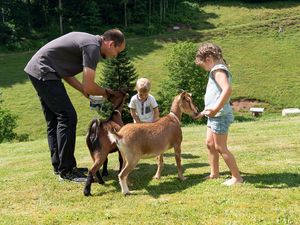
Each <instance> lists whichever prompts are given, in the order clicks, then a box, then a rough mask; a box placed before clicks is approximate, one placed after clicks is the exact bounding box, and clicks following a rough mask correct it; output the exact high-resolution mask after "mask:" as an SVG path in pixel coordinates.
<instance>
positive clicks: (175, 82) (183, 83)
mask: <svg viewBox="0 0 300 225" xmlns="http://www.w3.org/2000/svg"><path fill="white" fill-rule="evenodd" d="M196 50H197V47H196V45H195V44H194V43H192V42H182V43H179V44H176V45H175V46H174V47H173V48H172V50H171V53H170V55H169V56H168V58H169V59H168V61H167V67H168V69H169V72H170V74H169V79H168V80H166V81H165V82H163V84H162V85H161V91H159V93H158V96H159V99H158V103H159V108H160V111H161V114H162V115H165V114H167V113H169V112H170V107H171V104H172V101H173V98H174V96H176V95H177V94H178V93H179V91H180V90H186V91H188V92H189V93H192V96H193V102H194V104H195V105H196V106H197V107H198V108H199V110H202V109H203V108H204V94H205V88H206V84H207V76H206V72H205V71H204V70H203V69H201V68H200V67H198V66H196V64H195V62H194V61H195V55H196ZM192 121H193V120H192V119H191V118H190V117H188V116H183V118H182V122H183V123H190V122H192ZM202 121H203V120H202Z"/></svg>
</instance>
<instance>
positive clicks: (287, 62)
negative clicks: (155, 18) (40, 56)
mask: <svg viewBox="0 0 300 225" xmlns="http://www.w3.org/2000/svg"><path fill="white" fill-rule="evenodd" d="M217 4H220V5H217ZM255 6H256V7H255ZM202 10H203V12H202V15H203V19H201V21H199V27H202V28H205V29H204V30H201V32H200V31H189V32H186V31H183V32H179V33H176V34H167V35H161V36H155V37H148V38H140V39H129V40H128V46H129V54H130V55H131V56H132V58H133V62H134V65H135V66H136V69H137V72H138V73H139V75H140V76H146V77H149V78H150V79H151V80H152V83H153V93H154V94H155V93H157V91H158V90H159V84H160V83H161V81H162V80H164V79H167V76H168V71H167V69H166V67H165V61H166V55H167V52H168V51H169V49H170V47H171V46H172V45H173V44H174V42H173V40H174V39H176V38H179V39H188V38H189V37H192V38H196V39H197V41H196V42H197V43H199V42H201V41H214V42H216V43H218V44H219V45H221V46H222V48H223V51H224V55H225V57H226V59H227V61H228V62H229V64H230V65H231V70H232V72H233V74H234V93H233V97H234V98H240V97H247V98H255V99H260V100H263V101H266V102H268V103H270V104H271V108H277V109H281V108H282V107H299V106H300V92H299V91H298V90H299V86H300V79H299V74H300V67H299V62H298V61H299V60H298V59H299V56H300V51H299V50H300V47H299V39H300V28H299V23H295V21H296V20H297V19H298V20H299V17H298V12H299V10H300V4H299V3H293V2H292V1H289V2H288V3H285V4H284V3H280V2H276V3H272V4H264V5H259V6H258V5H255V4H250V5H245V4H244V5H243V4H239V3H236V2H234V1H231V3H226V4H222V3H220V2H219V1H218V3H214V2H212V3H211V4H208V5H204V6H203V7H202ZM282 25H284V27H285V32H284V33H282V34H280V35H278V33H277V30H278V26H282ZM31 54H33V53H12V54H5V55H0V63H1V70H0V88H1V91H2V92H3V96H4V100H5V102H4V106H5V107H7V108H9V109H11V110H12V111H13V112H14V113H15V114H17V115H18V116H19V127H18V128H17V130H16V131H17V132H18V133H28V134H30V138H31V139H37V138H40V137H43V136H44V130H45V124H44V122H43V120H44V119H43V117H42V114H41V111H40V106H39V102H38V99H37V97H36V95H35V93H34V90H33V88H32V86H31V85H30V84H29V83H28V81H27V79H26V77H25V76H24V75H23V72H22V69H23V67H24V65H25V64H26V62H27V61H28V60H29V58H30V56H31ZM98 73H99V75H100V70H99V71H98ZM79 77H80V76H79ZM68 91H69V92H70V95H71V99H72V101H73V102H74V105H75V108H76V109H77V112H78V117H79V122H78V135H83V134H85V132H86V128H87V125H88V123H89V121H90V120H91V119H92V118H93V117H94V116H95V114H94V113H93V112H90V110H89V102H88V101H87V100H86V99H85V98H84V97H82V96H81V95H80V94H79V93H78V92H76V91H75V90H73V89H72V88H69V87H68Z"/></svg>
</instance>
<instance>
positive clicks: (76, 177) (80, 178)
mask: <svg viewBox="0 0 300 225" xmlns="http://www.w3.org/2000/svg"><path fill="white" fill-rule="evenodd" d="M59 178H60V180H68V181H73V182H86V180H87V177H86V176H85V175H84V174H81V173H79V172H77V171H74V170H72V171H70V172H68V173H66V174H60V176H59Z"/></svg>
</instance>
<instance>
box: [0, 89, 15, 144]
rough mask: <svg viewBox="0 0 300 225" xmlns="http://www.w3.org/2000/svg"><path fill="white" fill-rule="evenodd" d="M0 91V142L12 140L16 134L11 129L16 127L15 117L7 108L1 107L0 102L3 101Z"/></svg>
mask: <svg viewBox="0 0 300 225" xmlns="http://www.w3.org/2000/svg"><path fill="white" fill-rule="evenodd" d="M1 95H2V93H1V92H0V143H2V142H4V141H12V140H14V139H15V138H16V136H17V134H16V133H15V132H14V131H13V130H14V129H15V128H16V127H17V122H16V119H17V117H16V116H14V115H12V114H11V112H10V111H9V110H7V109H3V108H2V107H1V104H2V102H3V100H2V98H1Z"/></svg>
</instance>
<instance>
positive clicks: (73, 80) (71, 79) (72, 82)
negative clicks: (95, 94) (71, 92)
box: [63, 77, 88, 97]
mask: <svg viewBox="0 0 300 225" xmlns="http://www.w3.org/2000/svg"><path fill="white" fill-rule="evenodd" d="M63 79H64V81H66V82H67V83H68V84H69V85H70V86H72V87H73V88H75V89H76V90H77V91H79V92H81V93H82V94H83V95H84V96H85V97H88V95H87V94H85V93H84V91H83V86H82V83H80V81H79V80H77V79H76V77H64V78H63Z"/></svg>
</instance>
